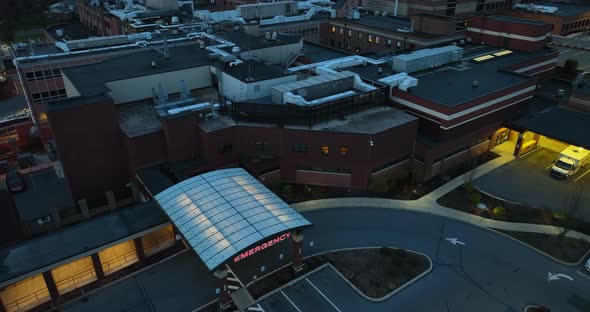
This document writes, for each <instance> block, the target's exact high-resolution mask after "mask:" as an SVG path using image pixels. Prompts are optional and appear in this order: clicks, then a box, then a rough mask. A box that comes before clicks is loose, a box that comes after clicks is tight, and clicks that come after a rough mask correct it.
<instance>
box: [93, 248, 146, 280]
mask: <svg viewBox="0 0 590 312" xmlns="http://www.w3.org/2000/svg"><path fill="white" fill-rule="evenodd" d="M98 257H99V258H100V262H101V263H102V270H103V271H104V274H105V275H109V274H111V273H113V272H115V271H118V270H120V269H123V268H125V267H127V266H130V265H131V264H133V263H135V262H137V261H138V258H137V252H136V251H135V244H134V243H133V241H132V240H129V241H126V242H124V243H121V244H119V245H115V246H112V247H109V248H107V249H105V250H101V251H99V252H98Z"/></svg>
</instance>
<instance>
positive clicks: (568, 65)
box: [563, 59, 578, 75]
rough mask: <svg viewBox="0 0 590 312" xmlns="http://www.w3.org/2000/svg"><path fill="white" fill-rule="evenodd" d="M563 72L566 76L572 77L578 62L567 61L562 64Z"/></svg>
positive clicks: (573, 60)
mask: <svg viewBox="0 0 590 312" xmlns="http://www.w3.org/2000/svg"><path fill="white" fill-rule="evenodd" d="M563 71H564V72H565V73H566V74H570V75H574V74H575V73H576V72H577V71H578V61H577V60H575V59H567V60H566V61H565V63H564V64H563Z"/></svg>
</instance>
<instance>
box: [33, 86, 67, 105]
mask: <svg viewBox="0 0 590 312" xmlns="http://www.w3.org/2000/svg"><path fill="white" fill-rule="evenodd" d="M31 97H32V98H33V102H36V103H38V102H45V101H49V100H56V99H61V98H65V97H67V94H66V89H59V90H51V91H45V92H39V93H32V94H31Z"/></svg>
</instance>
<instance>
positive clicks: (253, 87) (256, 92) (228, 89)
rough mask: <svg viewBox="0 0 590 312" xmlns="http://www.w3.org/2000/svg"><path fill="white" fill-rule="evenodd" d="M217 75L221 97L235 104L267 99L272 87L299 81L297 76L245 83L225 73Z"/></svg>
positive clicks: (219, 72)
mask: <svg viewBox="0 0 590 312" xmlns="http://www.w3.org/2000/svg"><path fill="white" fill-rule="evenodd" d="M238 66H242V65H238ZM212 70H214V69H212ZM217 73H218V77H219V91H220V93H221V95H223V96H225V97H226V98H228V99H229V100H230V101H233V102H240V101H246V100H254V99H259V98H263V97H267V96H270V95H271V91H272V87H274V86H277V85H280V84H285V83H290V82H295V81H297V75H290V76H286V77H280V78H276V79H269V80H261V81H255V82H251V83H245V82H243V81H241V80H239V79H236V78H234V77H232V76H230V75H228V74H226V73H224V72H221V71H217ZM257 86H258V87H257Z"/></svg>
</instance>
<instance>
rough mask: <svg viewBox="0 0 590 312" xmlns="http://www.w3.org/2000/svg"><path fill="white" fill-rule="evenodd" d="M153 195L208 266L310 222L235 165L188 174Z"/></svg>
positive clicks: (209, 267) (213, 267) (217, 264)
mask: <svg viewBox="0 0 590 312" xmlns="http://www.w3.org/2000/svg"><path fill="white" fill-rule="evenodd" d="M155 198H156V200H157V201H158V203H159V204H160V206H161V207H162V209H163V210H164V212H165V213H166V214H167V215H168V217H169V218H170V220H171V221H172V222H173V223H174V225H175V226H176V228H177V229H178V230H179V231H180V233H181V234H182V235H183V236H184V238H185V239H186V240H187V243H189V244H190V245H191V247H192V248H193V249H194V250H195V251H196V252H197V254H198V255H199V257H200V258H201V260H203V262H204V263H205V265H206V266H207V268H208V269H209V270H214V269H215V268H217V267H218V266H219V265H221V264H223V263H224V262H225V261H227V260H228V259H230V258H232V257H233V256H234V255H236V254H238V253H239V252H240V251H242V250H243V249H245V248H246V247H248V246H250V245H252V244H254V243H256V242H258V241H260V240H263V239H264V238H267V237H271V236H273V235H275V234H278V233H282V232H286V231H289V230H292V229H295V228H300V227H303V226H307V225H311V223H310V222H309V221H307V219H305V218H304V217H303V216H302V215H300V214H299V213H298V212H296V211H295V210H293V208H291V207H290V206H289V205H287V203H285V202H284V201H283V200H281V199H280V198H279V197H277V196H276V195H275V194H273V193H272V192H271V191H270V190H268V189H267V188H266V187H265V186H264V185H263V184H262V183H260V182H259V181H258V180H256V179H255V178H254V177H252V176H251V175H250V174H248V173H247V172H246V171H245V170H244V169H241V168H232V169H223V170H217V171H212V172H208V173H205V174H202V175H199V176H195V177H192V178H190V179H188V180H185V181H182V182H180V183H178V184H176V185H174V186H171V187H170V188H168V189H166V190H164V191H162V192H161V193H159V194H158V195H156V196H155Z"/></svg>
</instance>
